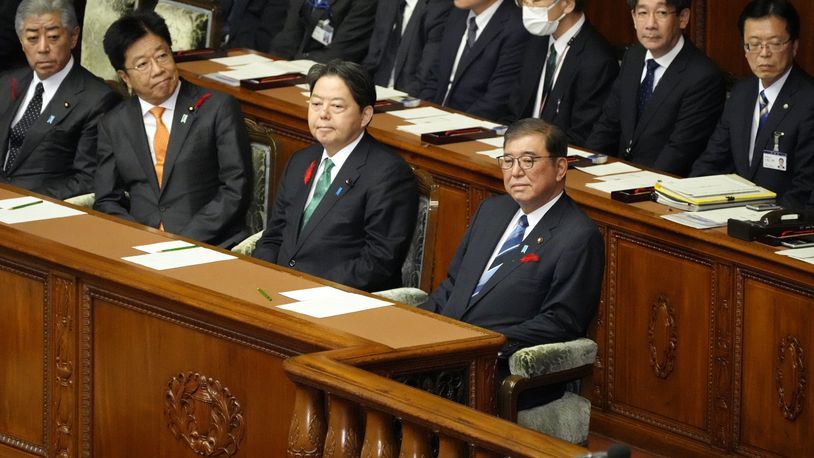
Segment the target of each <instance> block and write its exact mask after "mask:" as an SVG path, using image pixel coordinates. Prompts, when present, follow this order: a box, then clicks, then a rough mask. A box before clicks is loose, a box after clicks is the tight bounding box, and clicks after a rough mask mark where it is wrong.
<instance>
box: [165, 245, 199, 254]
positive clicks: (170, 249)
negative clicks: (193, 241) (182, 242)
mask: <svg viewBox="0 0 814 458" xmlns="http://www.w3.org/2000/svg"><path fill="white" fill-rule="evenodd" d="M190 248H198V245H187V246H178V247H175V248H167V249H166V250H159V253H167V252H170V251H180V250H188V249H190Z"/></svg>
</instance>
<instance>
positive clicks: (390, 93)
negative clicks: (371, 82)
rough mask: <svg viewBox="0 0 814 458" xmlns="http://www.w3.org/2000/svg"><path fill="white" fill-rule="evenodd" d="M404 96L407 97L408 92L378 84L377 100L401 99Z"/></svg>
mask: <svg viewBox="0 0 814 458" xmlns="http://www.w3.org/2000/svg"><path fill="white" fill-rule="evenodd" d="M403 97H407V93H406V92H402V91H399V90H397V89H393V88H391V87H383V86H376V100H384V99H400V98H403Z"/></svg>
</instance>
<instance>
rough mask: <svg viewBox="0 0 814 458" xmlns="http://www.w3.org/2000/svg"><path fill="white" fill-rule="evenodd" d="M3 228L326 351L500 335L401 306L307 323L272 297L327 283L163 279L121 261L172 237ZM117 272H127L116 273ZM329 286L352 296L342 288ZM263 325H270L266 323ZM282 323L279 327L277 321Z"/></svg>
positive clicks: (90, 228) (100, 219) (263, 267)
mask: <svg viewBox="0 0 814 458" xmlns="http://www.w3.org/2000/svg"><path fill="white" fill-rule="evenodd" d="M23 195H26V194H21V191H19V190H16V189H10V188H6V187H4V188H2V189H0V199H7V198H13V197H21V196H23ZM3 226H4V227H3V231H4V232H7V231H14V230H16V231H20V232H22V233H24V234H26V235H29V236H34V237H30V241H31V245H30V247H31V248H30V249H36V250H37V251H39V254H40V255H45V254H47V252H48V249H49V248H51V247H56V246H61V247H65V248H73V249H76V250H80V251H82V252H84V253H86V254H94V255H96V256H98V257H100V258H101V260H103V261H105V262H104V264H105V265H107V266H111V267H112V268H115V269H116V270H115V272H114V271H113V270H111V271H109V272H105V273H103V272H94V273H95V274H97V275H104V274H106V273H110V274H114V273H115V275H116V276H117V277H116V278H117V279H118V280H119V281H121V280H122V279H121V278H120V277H119V276H120V275H121V274H122V272H128V273H129V274H128V276H131V278H132V280H133V281H134V282H138V284H139V285H140V286H141V287H148V285H150V284H152V283H155V284H157V282H161V283H172V286H173V288H174V291H172V290H167V291H166V293H168V294H171V295H178V296H184V297H185V300H190V299H191V300H192V301H193V302H194V301H195V298H198V299H200V301H201V302H202V303H203V304H205V306H206V307H207V308H210V309H215V310H217V309H218V308H220V307H224V305H222V304H224V302H221V301H212V300H209V298H208V296H210V295H215V296H217V297H220V298H225V299H227V301H226V303H227V306H226V307H227V308H228V310H226V309H223V310H221V312H222V313H227V312H228V313H229V314H234V315H243V316H245V318H247V319H250V320H252V321H253V322H254V324H255V325H257V326H260V327H266V326H272V325H273V326H279V325H280V322H285V321H289V322H292V323H302V322H303V321H306V322H310V323H312V324H313V325H315V326H313V327H310V328H313V335H311V336H303V337H309V338H316V340H315V342H324V343H325V344H327V343H328V341H329V339H328V336H329V335H332V336H335V337H334V338H333V339H330V340H334V342H333V343H332V344H331V346H334V345H336V344H338V342H337V341H335V339H336V337H339V338H341V339H342V340H345V341H346V344H351V343H354V344H359V343H377V344H381V345H385V346H387V347H390V348H394V349H405V348H417V347H424V346H426V347H434V346H437V345H440V344H448V343H454V342H456V341H473V340H484V341H491V342H492V343H493V344H494V343H495V341H497V340H499V339H500V336H499V335H497V334H494V333H491V332H489V331H486V330H482V329H479V328H476V327H473V326H468V325H466V324H463V323H460V322H457V321H453V320H448V319H445V318H441V317H438V316H437V315H432V314H428V313H425V312H423V311H418V310H413V309H411V308H409V307H405V306H401V305H394V306H387V307H381V308H377V309H371V310H365V311H361V312H355V313H351V314H346V315H339V316H334V317H328V318H313V317H310V316H306V315H301V314H298V313H295V312H290V311H287V310H281V309H278V308H277V306H278V305H284V304H287V303H291V302H295V301H294V300H293V299H290V298H288V297H286V296H283V295H281V294H279V293H280V292H284V291H291V290H297V289H303V288H313V287H318V286H322V285H323V284H329V283H328V282H324V281H321V280H319V279H316V278H315V277H311V276H309V275H306V274H302V273H299V272H296V271H293V270H289V269H285V268H282V267H278V266H274V265H271V264H269V263H265V262H262V261H258V260H254V259H250V258H245V257H239V259H234V260H229V261H221V262H215V263H209V264H201V265H196V266H189V267H182V268H177V269H170V270H164V271H156V270H152V269H149V268H147V267H144V266H141V265H137V264H132V263H129V262H127V261H124V260H122V259H121V258H122V257H124V256H134V255H138V254H144V253H143V252H141V251H138V250H136V249H134V248H132V247H134V246H138V245H145V244H152V243H158V242H166V241H169V240H171V239H177V238H178V237H175V236H172V235H170V234H166V233H163V232H160V231H157V230H154V229H151V228H145V227H143V226H140V225H136V224H129V223H123V222H121V221H118V220H116V219H114V218H111V217H107V216H103V215H99V214H95V212H92V211H91V212H89V214H86V215H80V216H73V217H68V218H57V219H50V220H44V221H34V222H28V223H21V224H14V225H3ZM145 229H147V230H145ZM55 244H56V245H55ZM35 247H36V248H35ZM21 248H23V247H21ZM75 259H76V263H75V265H69V264H66V266H67V267H71V268H74V269H77V270H84V269H86V268H87V266H88V265H87V264H86V263H85V260H84V259H83V258H82V257H76V258H75ZM122 265H127V267H129V268H128V269H126V270H122V269H121V267H122ZM332 286H335V287H337V288H341V289H344V290H348V291H353V290H351V289H350V288H347V287H344V286H341V285H335V284H333V285H332ZM175 288H177V289H175ZM257 288H263V289H264V290H265V291H267V292H268V293H269V294H270V295H271V297H272V299H273V301H272V302H271V303H269V301H268V300H267V299H266V298H264V297H262V296H261V295H260V294H259V293H258V292H257ZM162 293H163V292H162ZM264 317H265V318H266V319H264ZM268 317H275V318H276V319H275V320H274V322H269V321H268V319H267V318H268ZM283 317H284V318H285V319H284V320H279V318H283ZM264 321H265V322H264ZM274 329H276V330H279V329H278V328H274ZM292 332H297V333H301V332H303V327H302V326H296V327H294V328H292ZM354 341H355V342H354Z"/></svg>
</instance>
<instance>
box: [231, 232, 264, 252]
mask: <svg viewBox="0 0 814 458" xmlns="http://www.w3.org/2000/svg"><path fill="white" fill-rule="evenodd" d="M261 235H263V231H260V232H256V233H254V234H252V235H250V236H248V237H246V238H245V239H243V241H242V242H240V243H238V244H237V245H235V246H234V247H232V251H233V252H235V253H240V254H243V255H246V256H251V255H252V253H253V252H254V247H255V245H257V241H258V240H260V236H261Z"/></svg>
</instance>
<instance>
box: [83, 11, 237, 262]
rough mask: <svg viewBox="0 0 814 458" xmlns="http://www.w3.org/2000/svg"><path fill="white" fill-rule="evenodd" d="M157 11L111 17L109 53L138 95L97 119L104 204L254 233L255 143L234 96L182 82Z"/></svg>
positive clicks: (228, 237)
mask: <svg viewBox="0 0 814 458" xmlns="http://www.w3.org/2000/svg"><path fill="white" fill-rule="evenodd" d="M171 45H172V39H171V37H170V34H169V30H168V29H167V26H166V24H165V23H164V20H163V19H162V18H161V16H159V15H158V14H156V13H155V12H153V11H144V12H136V13H132V14H129V15H125V16H123V17H122V18H120V19H119V20H117V21H116V22H114V23H113V25H111V26H110V28H109V29H108V31H107V33H106V34H105V38H104V48H105V52H106V53H107V55H108V58H109V59H110V63H111V64H112V65H113V68H115V69H116V72H117V73H118V75H119V77H120V78H121V79H122V81H124V83H125V84H126V85H127V87H128V88H129V89H130V91H131V92H133V93H134V94H135V95H136V97H132V98H131V99H130V100H125V101H124V102H122V104H121V105H119V107H117V108H116V109H115V110H113V111H111V112H110V113H109V115H108V116H106V117H105V118H104V119H103V120H102V122H101V123H100V126H99V164H98V168H97V173H96V180H95V190H96V203H95V204H94V208H96V209H97V210H100V211H103V212H106V213H109V214H112V215H116V216H120V217H122V218H126V219H130V220H134V221H137V222H139V223H141V224H145V225H148V226H152V227H156V228H161V229H164V230H166V231H168V232H172V233H175V234H180V235H183V236H186V237H189V238H192V239H195V240H200V241H202V242H207V243H211V244H213V245H220V246H223V247H230V246H232V245H235V244H236V243H237V242H239V241H240V240H242V239H243V238H245V237H246V235H248V233H247V232H248V231H247V229H246V226H245V224H244V216H245V210H246V205H247V203H248V199H249V189H248V188H249V181H250V177H251V169H250V163H251V161H250V158H249V154H250V149H249V139H248V134H247V133H246V128H245V126H244V124H243V116H242V114H241V113H240V106H239V104H238V103H237V101H236V100H234V99H233V98H232V97H230V96H228V95H225V94H221V93H218V92H215V91H210V90H207V89H203V88H200V87H197V86H195V85H193V84H190V83H188V82H186V81H181V80H180V79H179V76H178V69H177V68H176V66H175V61H174V60H173V57H172V51H171V49H170V46H171Z"/></svg>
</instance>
